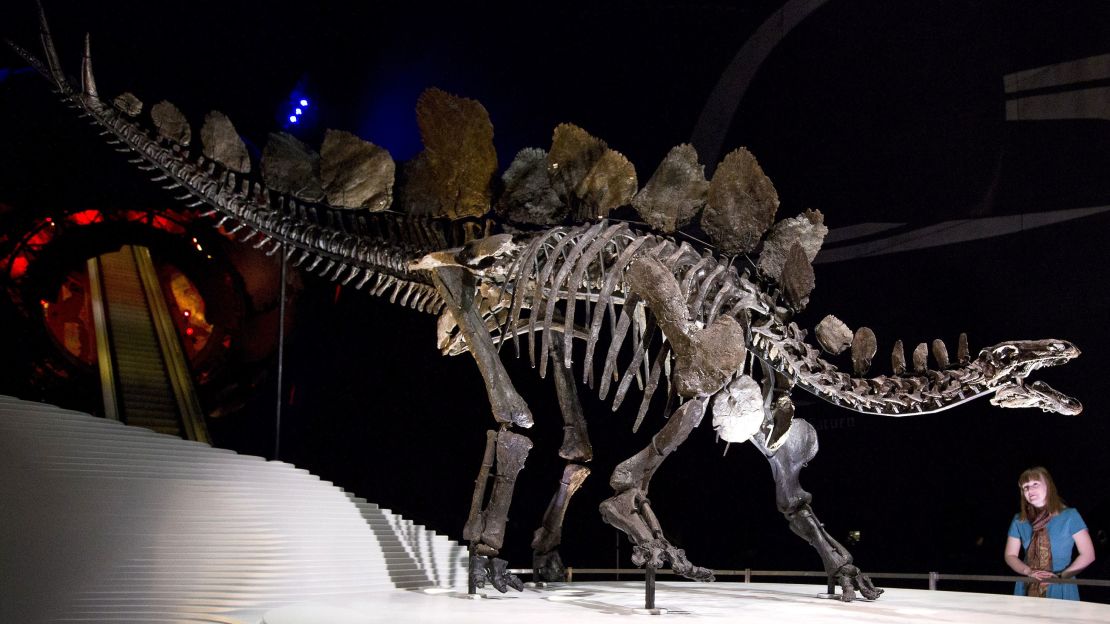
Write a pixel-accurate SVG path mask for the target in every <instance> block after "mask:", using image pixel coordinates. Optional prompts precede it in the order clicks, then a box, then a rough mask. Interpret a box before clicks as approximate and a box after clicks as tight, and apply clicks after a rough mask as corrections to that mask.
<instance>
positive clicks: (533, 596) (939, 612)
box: [263, 581, 1110, 624]
mask: <svg viewBox="0 0 1110 624" xmlns="http://www.w3.org/2000/svg"><path fill="white" fill-rule="evenodd" d="M823 591H825V588H824V586H820V585H790V584H772V583H747V584H745V583H685V582H673V581H671V582H660V583H658V585H657V589H656V596H655V598H656V606H657V607H659V608H661V609H665V610H666V612H665V613H663V614H662V615H649V614H646V613H644V612H643V611H642V609H641V607H643V600H644V585H643V582H625V581H621V582H609V583H573V584H569V585H559V586H555V585H552V586H549V587H547V588H545V589H542V590H537V589H531V588H528V589H525V590H524V591H523V592H521V593H518V594H505V595H503V596H502V595H496V594H492V595H491V594H488V593H487V594H486V595H487V598H486V599H484V600H472V599H469V598H468V597H467V596H466V593H465V591H457V592H450V593H425V592H423V591H420V590H417V591H408V592H395V593H392V594H379V595H377V596H374V597H373V599H368V600H361V601H350V602H333V603H327V604H321V603H304V604H299V605H291V606H288V607H282V608H279V609H275V610H273V611H270V612H268V613H266V615H265V618H264V620H263V621H264V622H265V624H377V623H381V622H397V623H402V624H405V623H416V622H420V623H428V624H441V623H442V624H448V623H451V624H479V623H481V624H489V623H490V622H526V623H527V624H564V623H566V622H574V623H575V624H591V623H595V622H597V623H603V622H608V623H614V622H630V621H631V622H694V621H697V622H770V623H773V624H825V623H827V624H847V623H853V624H854V623H863V624H896V623H897V624H905V623H906V622H943V623H945V624H963V623H966V624H972V623H974V624H1034V623H1048V622H1052V623H1056V622H1067V623H1068V624H1105V623H1106V622H1110V605H1104V604H1096V603H1087V602H1067V601H1062V600H1045V599H1038V598H1025V597H1018V596H1005V595H1000V594H973V593H962V592H945V591H926V590H917V589H887V590H886V592H885V593H884V594H883V596H882V597H881V598H880V599H879V600H876V601H874V602H866V601H862V600H859V601H856V602H851V603H842V602H839V601H835V600H828V599H824V598H818V597H817V595H818V594H819V593H821V592H823ZM637 618H638V619H637Z"/></svg>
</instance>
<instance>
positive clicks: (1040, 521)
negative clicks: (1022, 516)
mask: <svg viewBox="0 0 1110 624" xmlns="http://www.w3.org/2000/svg"><path fill="white" fill-rule="evenodd" d="M1049 517H1050V514H1049V513H1048V510H1047V509H1045V510H1043V511H1041V513H1039V514H1037V517H1036V518H1033V539H1031V540H1029V548H1026V549H1025V565H1027V566H1029V567H1030V568H1032V569H1033V570H1047V571H1049V572H1051V571H1052V543H1051V542H1050V541H1049V539H1048V530H1047V527H1048V520H1049ZM1047 591H1048V587H1046V586H1045V585H1044V584H1042V583H1038V582H1036V581H1030V582H1028V583H1026V585H1025V595H1027V596H1034V597H1037V598H1044V595H1045V593H1046V592H1047Z"/></svg>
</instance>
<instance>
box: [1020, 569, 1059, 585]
mask: <svg viewBox="0 0 1110 624" xmlns="http://www.w3.org/2000/svg"><path fill="white" fill-rule="evenodd" d="M1026 576H1029V577H1030V578H1035V579H1037V580H1038V581H1040V582H1041V583H1044V584H1045V585H1051V584H1052V583H1047V582H1046V581H1047V580H1048V579H1054V578H1057V576H1056V575H1055V574H1053V573H1051V572H1049V571H1048V570H1033V571H1031V572H1030V573H1029V574H1027V575H1026Z"/></svg>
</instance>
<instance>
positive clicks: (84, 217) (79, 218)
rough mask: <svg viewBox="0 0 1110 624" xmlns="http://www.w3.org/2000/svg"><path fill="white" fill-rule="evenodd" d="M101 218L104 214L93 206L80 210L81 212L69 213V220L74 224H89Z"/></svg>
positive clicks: (101, 219)
mask: <svg viewBox="0 0 1110 624" xmlns="http://www.w3.org/2000/svg"><path fill="white" fill-rule="evenodd" d="M103 220H104V215H102V214H100V211H99V210H96V209H95V208H90V209H88V210H82V211H81V212H75V213H73V214H71V215H69V221H70V222H71V223H74V224H76V225H89V224H90V223H98V222H100V221H103Z"/></svg>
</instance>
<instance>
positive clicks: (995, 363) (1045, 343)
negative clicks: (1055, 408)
mask: <svg viewBox="0 0 1110 624" xmlns="http://www.w3.org/2000/svg"><path fill="white" fill-rule="evenodd" d="M1079 354H1080V352H1079V349H1078V348H1077V347H1076V346H1075V345H1073V344H1072V343H1070V342H1068V341H1066V340H1014V341H1010V342H1003V343H1000V344H997V345H995V346H993V347H990V348H987V349H983V351H982V352H981V353H980V354H979V362H980V363H981V365H982V366H983V370H984V373H985V376H986V378H987V383H988V384H989V385H991V386H997V387H999V388H1002V387H1005V386H1007V385H1010V384H1013V383H1021V382H1022V381H1023V380H1024V379H1025V378H1026V377H1028V376H1029V375H1030V373H1032V372H1033V371H1036V370H1038V369H1041V368H1047V367H1049V366H1060V365H1061V364H1067V363H1068V362H1070V361H1072V360H1074V359H1075V358H1077V357H1079Z"/></svg>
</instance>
